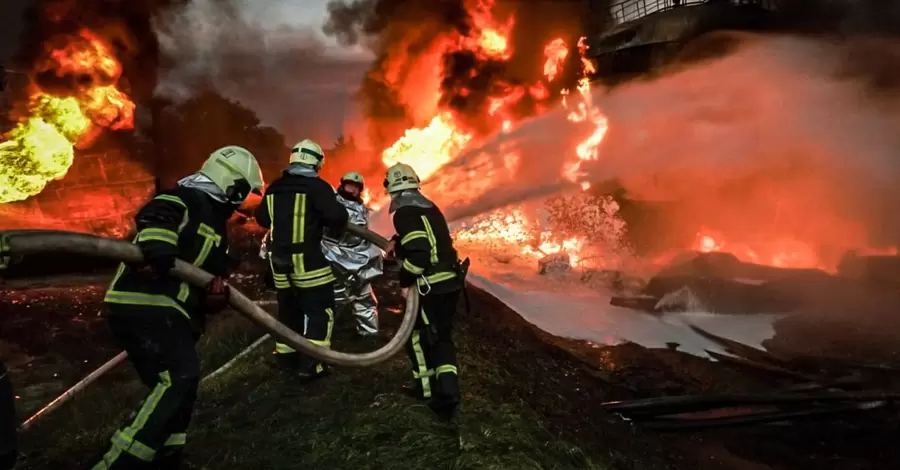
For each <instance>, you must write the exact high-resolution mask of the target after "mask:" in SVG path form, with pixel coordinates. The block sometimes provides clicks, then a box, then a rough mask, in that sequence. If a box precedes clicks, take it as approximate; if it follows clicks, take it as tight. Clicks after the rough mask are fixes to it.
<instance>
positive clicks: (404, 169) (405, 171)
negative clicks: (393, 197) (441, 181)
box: [384, 163, 419, 193]
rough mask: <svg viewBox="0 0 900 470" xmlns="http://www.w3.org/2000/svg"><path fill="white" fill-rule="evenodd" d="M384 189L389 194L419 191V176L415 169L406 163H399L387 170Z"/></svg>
mask: <svg viewBox="0 0 900 470" xmlns="http://www.w3.org/2000/svg"><path fill="white" fill-rule="evenodd" d="M384 189H386V190H387V192H388V193H395V192H397V191H403V190H404V189H419V175H417V174H416V171H415V170H413V168H412V167H411V166H409V165H407V164H405V163H397V164H395V165H394V166H392V167H390V168H388V169H387V173H386V174H385V176H384Z"/></svg>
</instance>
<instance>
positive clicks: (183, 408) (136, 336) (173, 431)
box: [93, 305, 200, 470]
mask: <svg viewBox="0 0 900 470" xmlns="http://www.w3.org/2000/svg"><path fill="white" fill-rule="evenodd" d="M107 308H108V309H109V318H108V319H109V326H110V328H111V329H112V332H113V335H114V336H115V338H116V341H117V342H118V344H119V346H120V347H122V348H123V349H125V351H127V352H128V359H129V360H130V361H131V363H132V364H133V365H134V367H135V369H136V370H137V373H138V376H140V378H141V381H142V382H143V383H144V384H145V385H147V386H148V387H150V389H151V392H150V394H149V395H148V396H147V397H146V398H145V399H144V400H143V402H142V403H141V405H140V407H138V409H137V410H136V411H135V412H134V413H133V414H132V416H131V419H130V421H129V422H128V423H127V424H126V425H124V426H123V427H122V428H120V429H119V430H118V431H116V432H115V434H113V437H112V439H111V442H112V444H111V446H110V448H109V450H108V451H107V452H106V454H104V456H103V458H102V460H101V461H100V462H99V463H97V464H96V465H95V466H94V467H93V468H94V470H99V469H138V468H140V469H144V468H160V465H162V464H161V462H165V461H167V460H171V459H172V455H173V454H180V453H181V451H182V450H183V448H184V445H185V441H186V438H187V435H186V432H187V428H188V424H189V423H190V421H191V412H192V411H193V408H194V402H195V401H196V398H197V388H198V386H199V384H200V361H199V359H198V357H197V351H196V348H195V346H196V342H197V335H195V333H194V331H193V330H192V328H191V326H190V323H189V322H188V320H187V319H186V318H184V317H183V316H182V315H181V314H180V313H178V312H177V311H175V310H172V309H169V308H167V307H160V308H158V309H153V310H158V311H155V312H152V314H151V313H149V312H148V311H147V310H146V309H145V310H144V311H141V312H129V310H130V309H131V307H130V306H127V305H107Z"/></svg>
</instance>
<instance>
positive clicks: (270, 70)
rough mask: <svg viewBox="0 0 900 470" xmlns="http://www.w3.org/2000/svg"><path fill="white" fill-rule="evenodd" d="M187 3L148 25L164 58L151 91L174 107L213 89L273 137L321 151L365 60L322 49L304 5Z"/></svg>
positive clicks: (337, 127)
mask: <svg viewBox="0 0 900 470" xmlns="http://www.w3.org/2000/svg"><path fill="white" fill-rule="evenodd" d="M270 3H271V2H259V1H252V0H223V1H214V0H193V1H190V2H189V3H187V4H186V5H185V6H183V7H181V8H177V9H172V10H170V11H168V12H166V13H165V14H162V15H158V16H157V17H156V18H155V21H154V25H155V30H156V33H157V37H158V38H159V42H160V49H161V51H162V55H163V57H164V63H163V65H162V78H161V81H160V84H159V87H158V88H157V93H158V95H159V96H161V97H165V98H168V99H174V100H176V101H180V100H185V99H188V98H189V97H191V96H195V95H197V94H200V93H201V92H202V91H204V90H207V89H212V90H215V91H217V92H218V93H221V94H222V95H224V96H226V97H228V98H230V99H234V100H237V101H238V102H240V103H241V104H242V105H243V106H246V107H248V108H250V109H252V110H253V111H255V112H256V114H257V115H258V116H259V117H260V119H261V120H262V122H263V123H264V124H267V125H270V126H273V127H275V128H276V129H278V130H279V131H280V132H281V133H282V134H283V135H284V136H285V138H286V139H287V141H288V143H289V144H292V143H293V142H294V141H298V140H301V139H303V138H313V139H317V140H319V141H320V142H321V144H322V146H323V147H328V146H329V144H330V143H331V141H332V140H333V139H335V138H336V137H337V136H338V135H339V134H340V133H341V131H342V126H343V123H344V121H345V120H348V119H350V118H352V107H351V104H352V103H351V99H350V98H351V96H352V94H353V92H354V90H356V89H357V88H358V86H359V83H360V81H361V79H362V76H363V73H364V71H365V69H366V67H367V64H368V60H367V59H366V58H365V57H360V56H359V55H353V54H347V53H343V54H341V53H339V52H336V51H334V50H332V49H329V47H328V46H327V45H326V44H325V43H324V42H323V38H321V37H320V35H318V34H317V31H316V29H317V28H318V27H320V24H316V22H315V20H313V22H311V23H309V24H306V23H305V22H306V21H309V19H308V16H309V15H310V14H311V13H310V12H309V11H308V7H307V6H304V4H303V3H304V2H294V3H292V4H290V5H281V6H283V7H285V8H281V9H278V8H274V7H277V6H278V5H274V6H273V5H271V4H270Z"/></svg>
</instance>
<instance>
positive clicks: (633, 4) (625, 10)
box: [610, 0, 775, 24]
mask: <svg viewBox="0 0 900 470" xmlns="http://www.w3.org/2000/svg"><path fill="white" fill-rule="evenodd" d="M720 2H722V0H720ZM704 3H710V0H624V1H621V2H618V3H614V4H613V5H612V6H610V14H611V15H612V17H613V19H614V20H615V22H616V23H617V24H618V23H624V22H626V21H633V20H636V19H639V18H643V17H645V16H647V15H650V14H652V13H657V12H660V11H665V10H671V9H673V8H679V7H686V6H693V5H702V4H704ZM727 3H730V4H732V5H759V6H761V7H763V8H766V9H774V8H775V1H774V0H730V1H728V2H727Z"/></svg>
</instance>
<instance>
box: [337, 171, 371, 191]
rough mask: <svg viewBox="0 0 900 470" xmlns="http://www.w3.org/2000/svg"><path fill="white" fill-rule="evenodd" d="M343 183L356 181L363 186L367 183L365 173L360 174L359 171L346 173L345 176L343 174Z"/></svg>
mask: <svg viewBox="0 0 900 470" xmlns="http://www.w3.org/2000/svg"><path fill="white" fill-rule="evenodd" d="M341 183H356V184H358V185H359V187H360V188H363V187H365V185H366V182H365V180H364V179H363V175H361V174H359V172H358V171H350V172H347V173H345V174H344V176H341Z"/></svg>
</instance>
